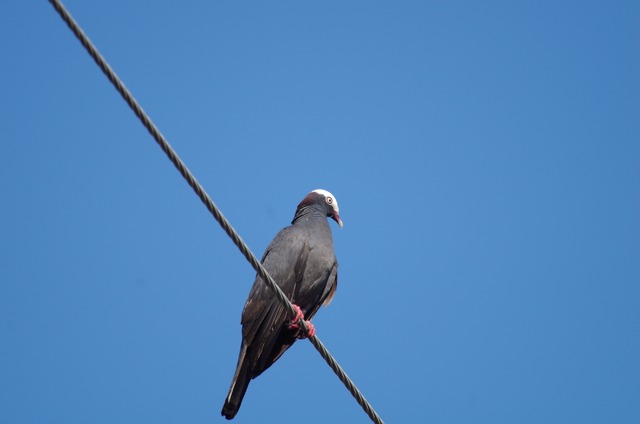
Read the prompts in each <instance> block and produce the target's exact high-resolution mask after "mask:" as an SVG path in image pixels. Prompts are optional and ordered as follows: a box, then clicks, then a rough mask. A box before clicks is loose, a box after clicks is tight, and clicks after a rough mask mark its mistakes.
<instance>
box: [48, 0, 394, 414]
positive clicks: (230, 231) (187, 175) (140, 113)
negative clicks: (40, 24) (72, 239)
mask: <svg viewBox="0 0 640 424" xmlns="http://www.w3.org/2000/svg"><path fill="white" fill-rule="evenodd" d="M49 2H50V3H51V5H52V6H53V7H54V9H55V10H56V11H57V12H58V14H59V15H60V17H61V18H62V20H63V21H64V22H65V23H66V24H67V26H68V27H69V29H71V31H72V32H73V33H74V34H75V36H76V38H77V39H78V40H79V41H80V43H81V44H82V45H83V46H84V48H85V49H86V50H87V52H88V53H89V55H90V56H91V57H92V58H93V60H94V61H95V62H96V64H97V65H98V67H100V69H101V70H102V72H103V73H104V74H105V76H106V77H107V78H108V79H109V81H110V82H111V83H112V84H113V85H114V87H115V88H116V90H117V91H118V93H120V95H121V96H122V98H123V99H124V101H125V102H127V104H128V105H129V107H130V108H131V109H132V110H133V112H134V113H135V114H136V116H137V117H138V119H140V121H141V122H142V124H143V125H144V127H145V128H146V129H147V131H149V133H150V134H151V136H152V137H153V139H154V140H155V141H156V143H158V145H159V146H160V148H161V149H162V151H163V152H164V153H165V154H166V155H167V157H168V158H169V160H170V161H171V163H173V165H174V166H175V167H176V169H177V170H178V172H180V175H182V177H183V178H184V179H185V180H186V181H187V183H188V184H189V186H190V187H191V188H192V189H193V191H195V193H196V195H197V196H198V198H199V199H200V200H201V201H202V203H204V205H205V207H206V208H207V210H209V212H211V214H212V215H213V217H214V218H215V220H216V221H217V222H218V224H220V226H221V227H222V229H223V230H224V232H225V233H227V235H228V236H229V238H231V240H232V241H233V243H234V244H235V245H236V246H237V247H238V249H240V252H241V253H242V254H243V255H244V257H245V258H246V259H247V261H249V263H250V264H251V266H252V267H253V269H255V270H256V272H257V273H258V275H260V277H261V278H262V279H263V280H264V281H265V283H266V284H267V286H268V287H269V288H270V289H271V290H272V291H273V293H274V294H275V295H276V297H277V298H278V300H279V301H280V302H281V303H282V304H283V305H284V307H285V308H286V309H287V311H288V312H289V315H290V316H291V317H295V316H296V311H295V309H294V308H293V305H292V304H291V302H290V301H289V299H288V298H287V296H286V295H285V294H284V293H283V292H282V290H281V289H280V287H279V286H278V285H277V284H276V283H275V281H274V280H273V278H272V277H271V276H270V275H269V273H268V272H267V270H266V269H265V268H264V266H262V264H261V263H260V261H259V260H258V258H257V257H256V256H255V255H254V254H253V252H251V250H249V247H248V246H247V244H246V243H245V242H244V241H243V240H242V238H241V237H240V235H239V234H238V233H237V232H236V230H235V229H234V228H233V227H232V226H231V224H230V223H229V221H228V220H227V219H226V218H225V217H224V215H223V214H222V212H221V211H220V209H218V207H217V206H216V204H215V203H214V202H213V200H212V199H211V198H210V197H209V195H208V194H207V192H206V191H205V190H204V188H203V187H202V186H201V185H200V183H199V182H198V181H197V180H196V178H195V177H194V176H193V174H192V173H191V171H189V169H188V168H187V166H186V165H185V164H184V162H182V160H181V159H180V157H179V156H178V154H177V153H176V152H175V150H173V148H172V147H171V145H170V144H169V142H168V141H167V139H166V138H165V137H164V136H163V135H162V133H161V132H160V130H159V129H158V128H157V127H156V126H155V124H154V123H153V122H152V121H151V118H149V116H148V115H147V114H146V112H145V111H144V110H143V109H142V107H141V106H140V104H138V102H137V101H136V99H135V98H134V97H133V95H132V94H131V92H130V91H129V90H128V89H127V87H125V85H124V83H123V82H122V81H121V80H120V78H118V76H117V75H116V73H115V72H114V71H113V69H111V67H110V66H109V64H108V63H107V61H106V60H105V59H104V58H103V57H102V55H101V54H100V53H99V52H98V50H97V49H96V47H95V46H94V45H93V43H91V41H90V40H89V37H87V35H86V34H85V33H84V31H82V29H81V28H80V26H79V25H78V24H77V23H76V21H75V20H74V19H73V17H72V16H71V14H70V13H69V12H68V11H67V9H66V8H65V7H64V5H63V4H62V3H61V2H60V1H58V0H49ZM298 325H299V326H300V327H301V328H302V331H303V334H307V326H306V323H305V321H304V319H303V318H301V319H300V320H298ZM309 341H310V342H311V343H312V344H313V346H314V347H315V348H316V350H317V351H318V352H319V353H320V356H322V358H323V359H324V360H325V361H326V362H327V364H328V365H329V367H330V368H331V369H332V370H333V372H334V373H335V374H336V375H337V376H338V378H339V379H340V381H342V383H343V384H344V385H345V387H346V388H347V390H349V393H351V395H352V396H353V397H354V398H355V400H356V401H357V402H358V404H359V405H360V406H361V407H362V409H363V410H364V412H365V413H366V414H367V415H368V416H369V418H370V419H371V421H373V422H374V423H376V424H384V422H383V421H382V419H381V418H380V416H379V415H378V414H377V413H376V411H375V410H374V409H373V407H372V406H371V404H370V403H369V402H368V401H367V399H366V398H365V397H364V396H363V395H362V393H361V392H360V390H358V388H357V387H356V385H355V384H354V383H353V382H352V381H351V379H350V378H349V376H348V375H347V374H346V373H345V372H344V370H343V369H342V367H341V366H340V365H339V364H338V362H337V361H336V360H335V359H334V358H333V356H332V355H331V353H330V352H329V350H328V349H327V348H326V347H325V346H324V344H323V343H322V342H321V341H320V339H319V338H318V337H317V336H315V335H314V336H312V337H309Z"/></svg>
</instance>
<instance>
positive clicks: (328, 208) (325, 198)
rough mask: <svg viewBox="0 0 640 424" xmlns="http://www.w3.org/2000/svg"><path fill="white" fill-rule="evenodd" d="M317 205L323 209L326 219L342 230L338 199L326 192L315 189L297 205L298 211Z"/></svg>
mask: <svg viewBox="0 0 640 424" xmlns="http://www.w3.org/2000/svg"><path fill="white" fill-rule="evenodd" d="M314 204H315V205H319V206H321V207H322V208H324V211H325V212H326V214H327V217H329V218H331V219H333V220H334V221H336V222H337V223H338V225H339V226H340V228H342V220H341V219H340V213H339V212H340V208H339V207H338V199H336V197H335V196H334V195H333V194H331V193H329V192H328V191H327V190H322V189H317V190H313V191H312V192H311V193H309V194H307V196H306V197H305V198H304V199H302V202H300V204H299V205H298V210H300V209H301V208H303V207H305V206H310V205H314Z"/></svg>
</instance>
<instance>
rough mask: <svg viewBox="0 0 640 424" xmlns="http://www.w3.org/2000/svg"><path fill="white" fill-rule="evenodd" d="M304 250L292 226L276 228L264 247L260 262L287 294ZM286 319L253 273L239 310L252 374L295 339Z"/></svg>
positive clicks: (305, 254)
mask: <svg viewBox="0 0 640 424" xmlns="http://www.w3.org/2000/svg"><path fill="white" fill-rule="evenodd" d="M308 253H309V252H308V247H307V243H306V242H305V237H304V233H303V232H301V231H299V230H298V229H296V228H295V227H287V228H285V229H283V230H282V231H280V233H278V235H276V237H275V238H274V239H273V241H272V242H271V243H270V244H269V246H268V247H267V250H266V251H265V254H264V256H263V259H262V263H263V265H264V267H265V269H266V270H267V272H268V273H269V275H271V277H273V279H274V280H275V281H276V282H277V284H278V286H280V288H281V289H282V291H283V292H284V294H285V295H286V296H287V297H288V298H291V297H292V294H293V292H294V290H295V288H296V285H297V281H299V279H301V278H302V275H303V274H304V267H305V265H306V261H307V257H308ZM291 264H294V266H291ZM287 319H288V317H287V313H286V310H285V308H284V306H282V304H281V303H280V302H279V301H278V299H277V298H276V297H275V294H273V292H272V291H271V289H269V287H267V285H266V283H265V282H264V281H263V280H262V278H260V277H259V276H257V277H256V280H255V282H254V284H253V287H252V288H251V292H250V293H249V297H248V299H247V302H246V304H245V307H244V310H243V312H242V336H243V344H246V345H247V356H250V357H251V359H250V360H252V361H253V363H254V365H255V368H254V373H253V374H254V377H255V376H257V375H259V374H260V373H261V372H262V371H264V370H265V369H267V368H268V367H269V366H270V365H271V364H272V363H273V362H275V360H276V359H278V357H280V355H282V353H284V351H285V350H286V349H287V348H288V347H289V346H291V345H292V344H293V342H294V341H295V332H294V331H291V330H288V329H287V328H286V327H284V326H283V325H282V324H283V323H284V322H285V321H286V320H287Z"/></svg>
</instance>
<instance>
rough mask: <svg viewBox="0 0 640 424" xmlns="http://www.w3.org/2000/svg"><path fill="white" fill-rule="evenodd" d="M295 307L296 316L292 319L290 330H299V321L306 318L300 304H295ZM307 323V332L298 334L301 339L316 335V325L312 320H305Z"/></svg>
mask: <svg viewBox="0 0 640 424" xmlns="http://www.w3.org/2000/svg"><path fill="white" fill-rule="evenodd" d="M293 309H295V311H296V316H295V317H294V318H293V319H292V320H291V321H290V324H289V329H290V330H299V329H300V326H299V325H298V321H300V320H301V319H303V320H304V314H303V313H302V309H300V307H299V306H298V305H295V304H294V305H293ZM304 323H305V325H306V326H307V334H302V333H300V334H298V338H299V339H306V338H307V337H313V336H315V335H316V327H315V326H314V325H313V324H311V322H310V321H305V322H304Z"/></svg>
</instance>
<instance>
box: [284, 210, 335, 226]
mask: <svg viewBox="0 0 640 424" xmlns="http://www.w3.org/2000/svg"><path fill="white" fill-rule="evenodd" d="M315 222H319V223H320V222H324V223H325V224H326V223H327V213H326V212H325V211H324V209H323V208H321V207H319V206H317V205H309V206H303V207H301V208H299V209H298V210H297V211H296V215H295V216H294V217H293V221H291V223H292V224H293V225H299V224H303V223H315Z"/></svg>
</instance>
